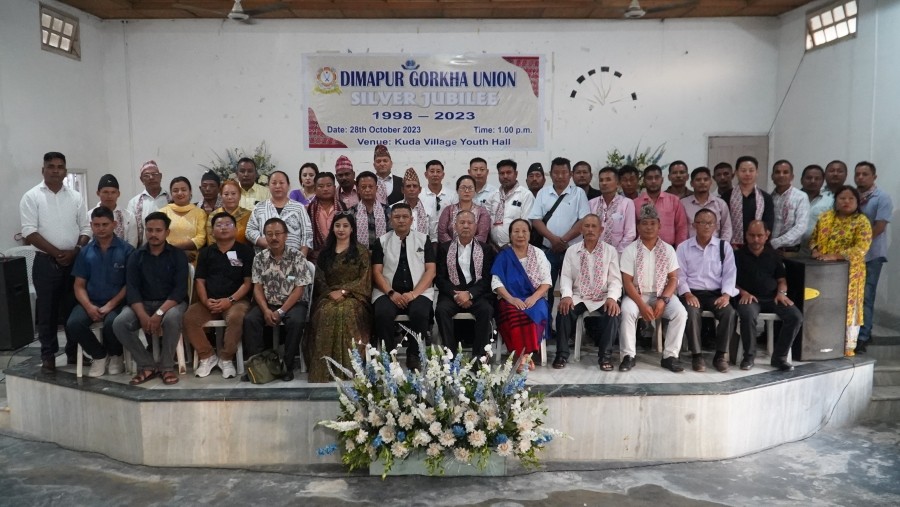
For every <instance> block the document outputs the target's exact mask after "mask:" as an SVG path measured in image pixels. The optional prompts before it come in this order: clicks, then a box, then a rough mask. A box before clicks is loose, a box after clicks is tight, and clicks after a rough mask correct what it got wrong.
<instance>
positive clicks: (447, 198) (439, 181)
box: [419, 160, 459, 238]
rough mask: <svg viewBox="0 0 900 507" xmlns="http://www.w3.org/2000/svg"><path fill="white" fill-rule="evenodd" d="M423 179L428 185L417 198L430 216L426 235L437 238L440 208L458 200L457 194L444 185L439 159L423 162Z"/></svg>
mask: <svg viewBox="0 0 900 507" xmlns="http://www.w3.org/2000/svg"><path fill="white" fill-rule="evenodd" d="M425 179H426V180H428V186H427V187H425V191H424V192H422V194H421V195H420V196H419V198H420V199H421V200H422V204H424V205H425V213H427V214H428V216H429V217H430V222H431V223H430V224H429V225H428V237H429V238H437V227H438V219H439V218H440V217H441V210H442V209H444V207H445V206H449V205H451V204H456V203H457V202H459V196H458V195H456V192H455V191H454V190H453V189H451V188H449V187H447V186H445V185H444V164H442V163H441V161H440V160H429V161H428V163H427V164H425Z"/></svg>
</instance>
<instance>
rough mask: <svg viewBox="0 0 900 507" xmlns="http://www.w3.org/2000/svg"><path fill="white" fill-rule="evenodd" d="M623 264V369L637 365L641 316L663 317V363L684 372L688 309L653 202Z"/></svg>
mask: <svg viewBox="0 0 900 507" xmlns="http://www.w3.org/2000/svg"><path fill="white" fill-rule="evenodd" d="M661 179H662V178H660V180H661ZM672 198H676V197H675V196H672ZM619 266H620V267H621V269H622V286H623V287H624V289H625V296H626V297H625V298H624V299H623V300H622V323H621V327H620V329H619V340H620V341H619V348H620V349H621V351H622V363H621V364H620V365H619V371H629V370H631V369H632V368H634V358H635V355H636V354H637V352H636V348H635V344H636V331H637V319H638V318H639V317H640V318H642V319H644V320H645V321H646V322H653V321H654V320H656V319H659V318H662V319H666V320H668V321H669V326H668V328H667V329H666V342H665V350H663V354H662V361H661V362H660V364H661V365H662V367H663V368H666V369H667V370H669V371H672V372H675V373H678V372H682V371H684V368H683V367H682V366H681V363H680V362H679V361H678V353H679V352H680V351H681V340H682V339H683V337H684V327H685V325H686V323H687V310H685V309H684V306H682V305H681V302H680V301H679V300H678V298H676V297H673V296H674V295H675V290H676V288H677V282H678V259H677V256H676V254H675V249H673V248H672V246H671V245H669V244H668V243H666V242H664V241H663V240H662V238H660V236H659V214H658V213H657V211H656V208H654V207H653V205H652V204H650V203H645V204H644V205H643V206H642V207H641V211H640V214H639V215H638V241H635V242H634V243H632V244H630V245H628V247H626V248H625V251H623V252H622V257H621V259H619Z"/></svg>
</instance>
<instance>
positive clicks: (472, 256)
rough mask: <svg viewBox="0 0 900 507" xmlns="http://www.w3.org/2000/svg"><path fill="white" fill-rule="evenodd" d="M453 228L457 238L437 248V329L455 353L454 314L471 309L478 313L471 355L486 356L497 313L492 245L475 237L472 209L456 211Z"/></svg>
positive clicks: (456, 339) (473, 313)
mask: <svg viewBox="0 0 900 507" xmlns="http://www.w3.org/2000/svg"><path fill="white" fill-rule="evenodd" d="M454 228H455V230H456V239H455V240H453V241H450V242H448V243H444V244H442V245H440V247H439V248H438V257H437V277H436V279H435V282H436V284H437V288H438V294H439V295H438V303H437V309H436V311H435V316H436V318H437V324H438V330H439V331H440V333H441V339H442V340H443V343H444V346H445V347H448V348H449V349H450V350H451V351H453V354H454V355H455V354H456V353H457V349H458V348H459V339H458V338H457V337H456V335H455V333H454V330H453V317H454V316H455V315H456V314H457V313H462V312H465V313H471V314H472V315H473V316H474V317H475V334H474V337H473V339H472V355H473V356H484V355H485V347H487V346H488V345H489V344H490V342H491V318H492V317H493V315H494V294H493V292H491V264H492V263H493V261H494V254H493V249H491V248H490V247H488V246H487V245H485V244H483V243H480V242H478V241H476V240H475V215H474V214H473V213H472V212H471V211H460V212H459V213H457V214H456V220H455V222H454Z"/></svg>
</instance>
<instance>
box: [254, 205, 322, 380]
mask: <svg viewBox="0 0 900 507" xmlns="http://www.w3.org/2000/svg"><path fill="white" fill-rule="evenodd" d="M287 233H288V227H287V224H285V223H284V220H282V219H280V218H270V219H268V220H266V223H265V224H264V225H263V235H265V237H266V244H267V246H266V248H265V250H261V251H260V252H259V254H257V255H256V257H255V258H254V259H253V275H252V277H253V284H254V285H253V301H254V302H255V303H256V304H255V305H254V306H253V308H251V309H250V311H248V312H247V315H245V316H244V348H245V349H246V354H247V356H252V355H254V354H258V353H260V352H262V351H263V326H270V327H275V326H277V325H279V324H284V327H285V331H286V335H287V336H285V338H284V357H283V359H284V366H285V374H284V376H283V377H281V380H283V381H285V382H289V381H291V380H294V358H295V357H296V356H297V354H298V353H299V352H300V334H301V333H302V332H303V325H304V324H306V314H307V302H306V301H301V299H300V298H302V297H303V291H304V290H305V288H306V286H307V285H309V286H310V290H312V283H313V275H312V273H311V272H310V269H309V266H308V265H307V263H306V258H304V257H303V254H302V253H300V251H299V250H294V249H293V248H288V247H287V246H285V245H286V243H285V240H286V238H287ZM241 380H248V379H247V378H246V375H244V376H243V377H241Z"/></svg>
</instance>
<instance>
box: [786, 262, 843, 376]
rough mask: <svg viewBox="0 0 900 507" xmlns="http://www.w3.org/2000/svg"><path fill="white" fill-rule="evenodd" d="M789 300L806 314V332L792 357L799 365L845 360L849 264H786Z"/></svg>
mask: <svg viewBox="0 0 900 507" xmlns="http://www.w3.org/2000/svg"><path fill="white" fill-rule="evenodd" d="M784 267H785V269H786V270H787V283H788V297H789V298H791V301H793V302H794V304H796V305H797V307H798V308H799V309H800V311H801V312H803V329H801V331H800V335H799V336H798V337H797V339H796V340H794V346H793V348H792V350H791V351H792V355H793V357H794V359H797V360H799V361H813V360H821V359H837V358H840V357H844V339H845V335H846V333H847V287H848V285H849V284H850V263H849V262H846V261H838V262H823V261H817V260H814V259H812V258H809V257H793V258H786V259H785V260H784Z"/></svg>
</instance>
